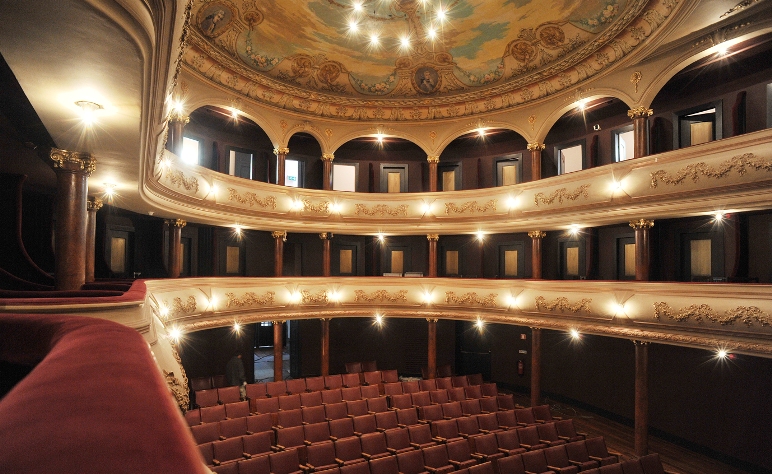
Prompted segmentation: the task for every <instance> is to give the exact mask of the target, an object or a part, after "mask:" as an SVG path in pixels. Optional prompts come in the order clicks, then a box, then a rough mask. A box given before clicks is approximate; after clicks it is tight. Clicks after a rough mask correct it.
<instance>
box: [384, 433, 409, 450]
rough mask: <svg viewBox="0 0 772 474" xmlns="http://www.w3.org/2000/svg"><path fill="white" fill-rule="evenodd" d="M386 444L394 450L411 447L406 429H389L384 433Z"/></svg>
mask: <svg viewBox="0 0 772 474" xmlns="http://www.w3.org/2000/svg"><path fill="white" fill-rule="evenodd" d="M385 434H386V446H387V447H389V448H391V449H394V450H397V451H399V450H402V449H412V447H411V446H410V434H409V431H408V430H389V431H387V432H386V433H385Z"/></svg>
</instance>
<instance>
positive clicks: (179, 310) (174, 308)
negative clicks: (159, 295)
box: [163, 296, 196, 317]
mask: <svg viewBox="0 0 772 474" xmlns="http://www.w3.org/2000/svg"><path fill="white" fill-rule="evenodd" d="M163 307H164V308H166V309H167V311H168V315H169V317H174V316H178V315H180V314H190V313H192V312H194V311H195V310H196V297H195V296H188V299H187V301H186V302H185V303H183V302H182V298H179V297H177V298H174V299H173V300H172V304H171V306H170V305H169V303H168V302H167V301H164V303H163Z"/></svg>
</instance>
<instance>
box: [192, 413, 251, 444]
mask: <svg viewBox="0 0 772 474" xmlns="http://www.w3.org/2000/svg"><path fill="white" fill-rule="evenodd" d="M212 424H214V423H207V424H206V425H202V426H208V425H212ZM220 434H221V435H222V436H225V437H226V438H235V437H237V436H244V435H245V434H247V417H240V418H231V419H230V420H223V421H221V422H220ZM212 441H214V440H212Z"/></svg>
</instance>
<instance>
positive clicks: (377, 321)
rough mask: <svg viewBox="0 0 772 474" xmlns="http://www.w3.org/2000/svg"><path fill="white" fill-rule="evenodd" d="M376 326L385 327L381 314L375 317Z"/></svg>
mask: <svg viewBox="0 0 772 474" xmlns="http://www.w3.org/2000/svg"><path fill="white" fill-rule="evenodd" d="M375 324H377V325H378V326H382V325H383V316H381V315H380V314H376V315H375Z"/></svg>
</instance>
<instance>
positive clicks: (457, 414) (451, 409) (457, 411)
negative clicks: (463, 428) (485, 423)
mask: <svg viewBox="0 0 772 474" xmlns="http://www.w3.org/2000/svg"><path fill="white" fill-rule="evenodd" d="M440 406H441V407H442V416H444V417H445V418H451V419H454V418H461V417H462V416H464V415H463V412H462V411H461V403H459V402H448V403H443V404H442V405H440Z"/></svg>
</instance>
